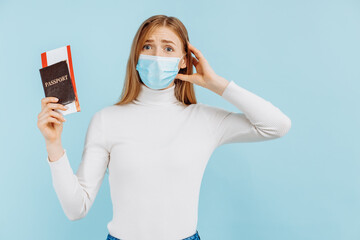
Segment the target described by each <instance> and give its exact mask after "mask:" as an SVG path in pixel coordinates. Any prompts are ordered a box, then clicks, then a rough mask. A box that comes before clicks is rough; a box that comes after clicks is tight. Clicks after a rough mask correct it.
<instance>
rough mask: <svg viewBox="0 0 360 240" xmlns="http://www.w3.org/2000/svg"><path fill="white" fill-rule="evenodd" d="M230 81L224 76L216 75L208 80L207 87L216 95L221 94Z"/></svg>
mask: <svg viewBox="0 0 360 240" xmlns="http://www.w3.org/2000/svg"><path fill="white" fill-rule="evenodd" d="M229 83H230V81H228V80H226V79H225V78H223V77H221V76H219V75H216V76H215V77H214V78H213V79H212V80H211V81H209V83H208V86H207V88H208V89H209V90H211V91H213V92H215V93H217V94H218V95H220V96H222V94H223V92H224V91H225V89H226V87H227V86H228V85H229Z"/></svg>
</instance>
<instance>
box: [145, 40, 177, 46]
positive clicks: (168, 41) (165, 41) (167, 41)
mask: <svg viewBox="0 0 360 240" xmlns="http://www.w3.org/2000/svg"><path fill="white" fill-rule="evenodd" d="M145 42H154V40H152V39H149V40H146V41H145ZM161 42H164V43H172V44H174V45H175V46H176V44H175V43H174V42H173V41H170V40H166V39H162V40H161Z"/></svg>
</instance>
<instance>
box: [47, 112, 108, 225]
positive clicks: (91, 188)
mask: <svg viewBox="0 0 360 240" xmlns="http://www.w3.org/2000/svg"><path fill="white" fill-rule="evenodd" d="M101 119H102V118H101V112H96V113H95V114H94V116H93V117H92V119H91V121H90V124H89V126H88V129H87V133H86V138H85V144H84V150H83V153H82V161H81V163H80V166H79V168H78V171H77V173H76V175H75V174H74V173H73V170H72V168H71V166H70V163H69V160H68V157H67V152H66V149H64V154H63V156H62V157H61V158H60V159H59V160H57V161H55V162H50V161H49V157H47V162H48V163H49V166H50V169H51V175H52V182H53V187H54V189H55V192H56V194H57V196H58V199H59V201H60V204H61V206H62V209H63V210H64V213H65V215H66V216H67V217H68V218H69V219H70V220H78V219H81V218H83V217H85V216H86V214H87V213H88V211H89V209H90V207H91V206H92V204H93V202H94V200H95V197H96V195H97V193H98V191H99V188H100V186H101V183H102V180H103V178H104V175H105V172H106V168H107V166H108V163H109V152H108V149H107V146H106V141H105V138H104V131H103V127H102V120H101Z"/></svg>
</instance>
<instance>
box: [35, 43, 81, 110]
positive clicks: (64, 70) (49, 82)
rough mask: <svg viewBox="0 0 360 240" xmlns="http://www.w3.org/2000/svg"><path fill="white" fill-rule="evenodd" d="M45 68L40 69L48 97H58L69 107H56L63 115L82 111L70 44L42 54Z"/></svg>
mask: <svg viewBox="0 0 360 240" xmlns="http://www.w3.org/2000/svg"><path fill="white" fill-rule="evenodd" d="M41 61H42V66H43V68H41V69H39V71H40V76H41V80H42V85H43V88H44V92H45V96H46V97H56V98H58V99H59V101H58V102H57V103H60V104H62V105H64V106H66V107H68V109H67V110H66V111H63V110H60V109H55V110H54V111H57V112H59V113H61V114H63V115H67V114H70V113H74V112H80V104H79V101H78V98H77V92H76V85H75V78H74V73H73V67H72V59H71V51H70V45H67V46H65V47H61V48H57V49H54V50H51V51H48V52H44V53H42V54H41Z"/></svg>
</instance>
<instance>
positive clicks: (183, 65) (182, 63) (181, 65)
mask: <svg viewBox="0 0 360 240" xmlns="http://www.w3.org/2000/svg"><path fill="white" fill-rule="evenodd" d="M180 68H181V69H183V68H186V58H185V56H184V57H183V58H182V59H181V60H180Z"/></svg>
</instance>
